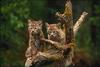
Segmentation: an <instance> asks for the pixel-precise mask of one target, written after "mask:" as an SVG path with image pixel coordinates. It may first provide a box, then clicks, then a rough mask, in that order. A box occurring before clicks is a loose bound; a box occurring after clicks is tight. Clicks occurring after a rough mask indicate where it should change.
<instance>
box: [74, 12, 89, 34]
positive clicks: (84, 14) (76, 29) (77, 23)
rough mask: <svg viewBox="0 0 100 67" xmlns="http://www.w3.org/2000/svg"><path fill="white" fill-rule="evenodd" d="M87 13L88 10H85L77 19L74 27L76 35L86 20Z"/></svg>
mask: <svg viewBox="0 0 100 67" xmlns="http://www.w3.org/2000/svg"><path fill="white" fill-rule="evenodd" d="M87 14H88V13H87V12H83V13H82V15H81V16H80V18H79V19H78V20H77V22H76V24H75V25H74V27H73V31H74V35H76V33H77V31H78V30H79V28H80V26H81V24H82V22H83V21H84V20H85V18H86V16H87Z"/></svg>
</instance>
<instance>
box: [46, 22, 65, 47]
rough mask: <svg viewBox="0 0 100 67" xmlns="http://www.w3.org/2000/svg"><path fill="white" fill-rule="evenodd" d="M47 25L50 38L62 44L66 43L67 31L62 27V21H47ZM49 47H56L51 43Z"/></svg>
mask: <svg viewBox="0 0 100 67" xmlns="http://www.w3.org/2000/svg"><path fill="white" fill-rule="evenodd" d="M46 26H47V33H48V39H49V40H52V41H55V42H58V43H60V44H61V45H64V44H65V33H64V32H63V31H62V29H61V28H60V23H58V24H48V23H46ZM48 48H49V49H55V47H54V46H52V45H50V46H49V47H48Z"/></svg>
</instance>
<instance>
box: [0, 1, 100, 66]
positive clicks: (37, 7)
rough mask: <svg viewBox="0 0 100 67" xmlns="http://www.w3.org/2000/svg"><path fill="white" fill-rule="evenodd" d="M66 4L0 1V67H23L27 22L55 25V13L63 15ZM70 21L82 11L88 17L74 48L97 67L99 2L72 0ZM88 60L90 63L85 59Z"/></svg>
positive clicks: (99, 38)
mask: <svg viewBox="0 0 100 67" xmlns="http://www.w3.org/2000/svg"><path fill="white" fill-rule="evenodd" d="M65 1H66V0H0V5H1V6H0V10H1V11H0V67H24V62H25V56H24V54H25V50H26V48H27V46H28V31H27V20H28V19H35V20H43V21H45V22H48V23H56V17H55V13H56V12H61V13H63V11H64V5H65ZM72 4H73V20H74V23H75V22H76V21H77V20H78V18H79V17H80V15H81V14H82V12H83V11H86V12H88V13H89V14H88V17H87V18H86V20H85V22H84V23H83V24H82V26H81V28H80V29H79V31H78V33H77V36H76V42H77V46H78V47H79V48H80V49H81V50H84V51H85V52H86V53H87V56H88V57H90V58H91V59H92V60H93V62H92V63H91V65H95V66H94V67H99V66H96V65H99V64H100V0H72ZM87 60H90V59H87Z"/></svg>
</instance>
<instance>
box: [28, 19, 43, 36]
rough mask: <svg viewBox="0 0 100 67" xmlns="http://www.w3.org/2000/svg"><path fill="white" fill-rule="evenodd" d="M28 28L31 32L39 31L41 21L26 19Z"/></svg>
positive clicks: (36, 32)
mask: <svg viewBox="0 0 100 67" xmlns="http://www.w3.org/2000/svg"><path fill="white" fill-rule="evenodd" d="M28 30H29V32H30V33H32V34H38V33H41V30H42V21H31V20H28Z"/></svg>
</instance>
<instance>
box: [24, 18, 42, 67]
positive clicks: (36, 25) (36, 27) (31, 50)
mask: <svg viewBox="0 0 100 67" xmlns="http://www.w3.org/2000/svg"><path fill="white" fill-rule="evenodd" d="M28 31H29V46H28V48H27V50H26V53H25V56H26V58H27V60H26V63H25V65H26V67H29V65H32V62H33V61H34V59H35V58H36V55H37V52H38V50H40V49H41V48H40V47H41V43H40V38H42V37H43V32H42V22H41V21H34V20H32V21H31V20H28Z"/></svg>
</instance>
